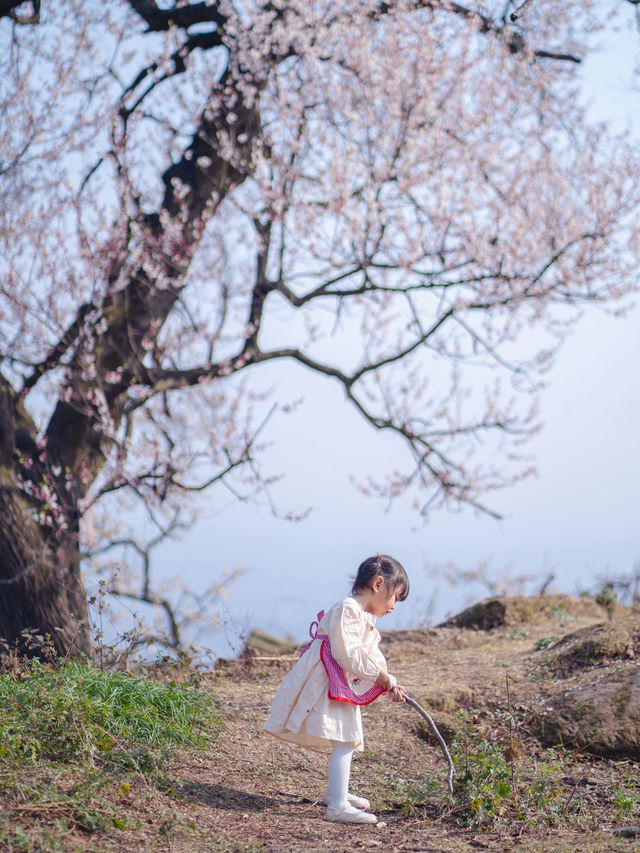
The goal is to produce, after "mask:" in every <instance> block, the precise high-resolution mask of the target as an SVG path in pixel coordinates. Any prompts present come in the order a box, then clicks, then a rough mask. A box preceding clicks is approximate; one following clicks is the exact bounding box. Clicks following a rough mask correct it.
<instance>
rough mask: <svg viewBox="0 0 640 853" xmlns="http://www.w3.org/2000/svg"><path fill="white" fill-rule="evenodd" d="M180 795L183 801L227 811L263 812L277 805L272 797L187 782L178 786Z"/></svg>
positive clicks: (276, 801)
mask: <svg viewBox="0 0 640 853" xmlns="http://www.w3.org/2000/svg"><path fill="white" fill-rule="evenodd" d="M180 793H181V794H182V796H183V797H184V798H185V799H188V800H192V801H195V802H199V803H204V804H205V805H207V806H212V807H214V808H217V809H226V810H227V811H239V812H263V811H265V809H273V808H276V806H278V805H279V802H278V800H275V799H273V797H261V796H259V795H257V794H249V793H247V792H246V791H238V790H236V789H235V788H228V787H227V786H226V785H213V784H208V783H201V782H189V783H188V784H186V785H181V786H180Z"/></svg>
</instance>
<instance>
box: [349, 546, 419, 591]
mask: <svg viewBox="0 0 640 853" xmlns="http://www.w3.org/2000/svg"><path fill="white" fill-rule="evenodd" d="M378 575H382V577H383V578H384V582H385V586H387V587H388V588H389V589H391V590H393V591H394V592H395V593H396V596H397V598H398V601H404V600H405V598H406V597H407V596H408V595H409V578H408V577H407V573H406V572H405V570H404V568H403V567H402V566H401V565H400V563H399V562H398V561H397V560H394V559H393V557H388V556H387V555H386V554H376V556H375V557H367V559H366V560H364V561H363V562H362V563H360V565H359V566H358V572H357V574H356V577H355V580H354V581H353V586H352V587H351V595H355V594H356V592H358V590H360V589H366V588H368V587H370V586H371V583H372V581H373V580H374V579H375V578H377V577H378Z"/></svg>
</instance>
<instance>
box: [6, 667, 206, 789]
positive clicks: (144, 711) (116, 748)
mask: <svg viewBox="0 0 640 853" xmlns="http://www.w3.org/2000/svg"><path fill="white" fill-rule="evenodd" d="M0 707H2V708H3V715H2V718H0V762H24V761H36V760H37V759H38V758H39V757H42V758H48V759H51V760H54V761H73V762H74V763H76V764H93V763H94V762H96V761H99V762H102V763H114V764H118V765H121V766H125V767H130V768H133V769H136V770H139V771H140V772H142V773H149V772H152V771H153V770H154V769H156V768H158V767H159V766H161V765H162V764H163V763H164V761H165V760H166V758H167V757H168V755H169V753H170V750H171V747H174V746H181V745H190V746H196V745H198V744H202V743H203V742H204V741H205V740H206V739H207V737H208V736H211V735H215V734H216V733H217V732H218V731H219V729H220V720H219V718H218V716H217V715H216V713H215V710H214V708H213V706H212V704H211V702H210V700H209V699H208V698H207V697H206V696H205V695H204V694H202V693H200V692H198V691H196V690H194V689H192V688H189V687H184V686H182V685H178V684H176V683H175V682H171V683H169V684H164V683H162V682H157V681H149V680H148V679H146V678H140V677H133V676H129V675H127V674H126V673H122V672H103V671H102V670H100V669H96V668H95V667H91V666H87V665H83V664H79V663H68V664H66V665H65V666H63V667H62V668H59V669H57V668H55V667H52V666H49V665H47V664H42V663H40V662H39V661H29V662H28V663H25V664H24V665H23V666H22V667H21V668H20V669H19V670H18V672H12V673H5V674H3V675H0Z"/></svg>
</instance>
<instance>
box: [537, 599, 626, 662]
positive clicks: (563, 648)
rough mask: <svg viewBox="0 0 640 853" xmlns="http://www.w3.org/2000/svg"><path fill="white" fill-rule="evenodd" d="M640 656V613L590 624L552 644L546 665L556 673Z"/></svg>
mask: <svg viewBox="0 0 640 853" xmlns="http://www.w3.org/2000/svg"><path fill="white" fill-rule="evenodd" d="M634 659H640V614H638V613H630V614H628V615H627V616H623V617H622V618H620V619H614V620H611V621H608V622H605V623H602V624H599V625H590V626H588V627H586V628H581V629H580V630H578V631H574V632H573V633H571V634H566V635H565V636H564V637H562V639H561V640H558V642H556V643H554V644H553V645H552V646H550V647H549V649H548V652H547V654H546V655H545V659H544V666H545V667H546V668H548V669H550V670H551V671H552V672H553V673H554V675H555V676H556V677H560V678H564V677H566V676H567V675H570V674H571V673H573V672H575V671H576V670H582V669H586V668H589V667H594V666H598V665H603V664H605V663H608V662H612V661H619V660H634Z"/></svg>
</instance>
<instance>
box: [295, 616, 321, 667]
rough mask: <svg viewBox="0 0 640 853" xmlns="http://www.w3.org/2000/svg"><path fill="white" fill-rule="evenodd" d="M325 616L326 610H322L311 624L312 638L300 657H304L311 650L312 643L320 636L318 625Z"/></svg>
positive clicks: (310, 633)
mask: <svg viewBox="0 0 640 853" xmlns="http://www.w3.org/2000/svg"><path fill="white" fill-rule="evenodd" d="M323 616H324V610H320V611H319V612H318V615H317V616H316V618H315V619H314V620H313V622H312V623H311V625H309V636H310V637H311V639H310V640H309V642H308V643H307V645H306V646H305V647H304V648H303V649H302V651H301V652H300V655H299V657H302V655H303V654H304V653H305V652H306V651H307V649H308V648H309V646H310V645H311V643H313V641H314V640H315V639H316V637H317V636H318V625H319V624H320V621H321V619H322V617H323ZM314 628H315V630H314Z"/></svg>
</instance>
